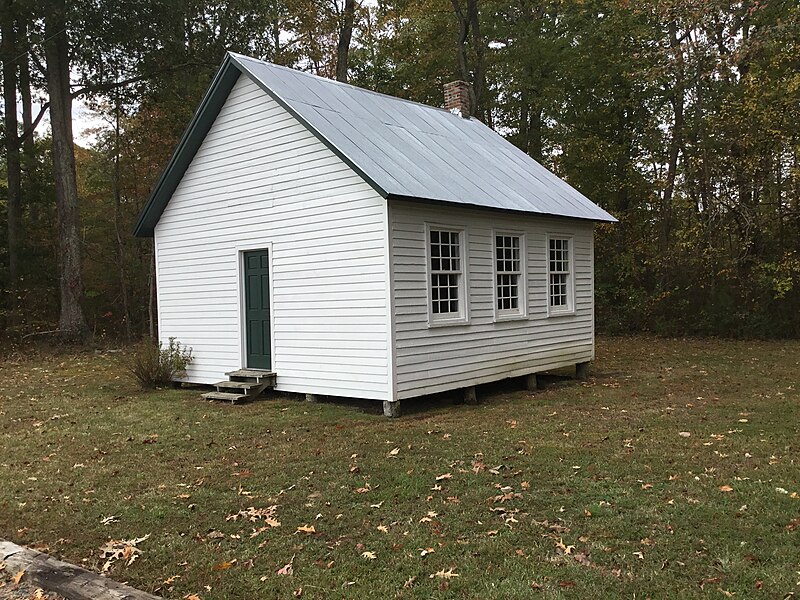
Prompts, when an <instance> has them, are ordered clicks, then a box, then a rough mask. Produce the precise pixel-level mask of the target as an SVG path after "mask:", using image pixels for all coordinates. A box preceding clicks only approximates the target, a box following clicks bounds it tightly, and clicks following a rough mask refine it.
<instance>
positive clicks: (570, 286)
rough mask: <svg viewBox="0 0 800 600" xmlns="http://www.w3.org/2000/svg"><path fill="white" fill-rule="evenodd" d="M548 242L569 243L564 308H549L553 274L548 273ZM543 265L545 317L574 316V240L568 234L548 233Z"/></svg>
mask: <svg viewBox="0 0 800 600" xmlns="http://www.w3.org/2000/svg"><path fill="white" fill-rule="evenodd" d="M550 240H567V241H568V242H569V248H568V253H569V256H568V263H569V272H568V273H567V304H566V306H551V305H550V276H551V275H552V274H553V273H552V272H551V271H550ZM544 248H545V254H544V257H545V264H546V269H545V270H546V272H547V284H546V286H545V294H546V300H547V316H549V317H553V316H561V315H572V314H575V239H574V237H573V235H572V234H570V233H548V234H547V236H546V240H545V247H544Z"/></svg>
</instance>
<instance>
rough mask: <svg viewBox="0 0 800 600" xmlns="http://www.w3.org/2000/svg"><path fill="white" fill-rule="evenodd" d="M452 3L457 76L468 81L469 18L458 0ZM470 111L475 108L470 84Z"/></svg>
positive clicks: (473, 92) (473, 94) (473, 93)
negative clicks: (456, 31) (455, 21)
mask: <svg viewBox="0 0 800 600" xmlns="http://www.w3.org/2000/svg"><path fill="white" fill-rule="evenodd" d="M451 3H452V5H453V12H454V13H455V15H456V20H457V21H458V37H457V38H456V63H457V65H458V73H459V77H461V79H462V81H466V82H467V83H469V82H470V80H471V79H472V78H471V77H470V76H469V67H468V66H467V65H468V59H467V38H468V37H469V19H468V18H467V15H465V14H464V10H463V9H462V8H461V4H459V0H451ZM469 95H470V99H469V100H470V113H472V111H473V110H474V109H475V104H476V102H475V91H474V90H473V89H472V86H470V91H469Z"/></svg>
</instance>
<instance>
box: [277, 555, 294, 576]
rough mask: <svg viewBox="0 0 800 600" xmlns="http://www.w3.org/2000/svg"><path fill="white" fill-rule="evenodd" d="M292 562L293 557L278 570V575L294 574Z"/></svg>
mask: <svg viewBox="0 0 800 600" xmlns="http://www.w3.org/2000/svg"><path fill="white" fill-rule="evenodd" d="M293 562H294V556H293V557H292V560H290V561H289V562H288V563H286V564H285V565H284V566H282V567H281V568H280V569H278V575H291V574H292V573H294V567H293V566H292V563H293Z"/></svg>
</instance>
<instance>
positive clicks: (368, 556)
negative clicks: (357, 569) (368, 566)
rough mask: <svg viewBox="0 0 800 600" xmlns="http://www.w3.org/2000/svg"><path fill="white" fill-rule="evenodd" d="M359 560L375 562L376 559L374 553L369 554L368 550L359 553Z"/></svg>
mask: <svg viewBox="0 0 800 600" xmlns="http://www.w3.org/2000/svg"><path fill="white" fill-rule="evenodd" d="M361 558H364V559H366V560H375V559H376V558H378V557H377V556H376V555H375V553H374V552H370V551H369V550H365V551H364V552H362V553H361Z"/></svg>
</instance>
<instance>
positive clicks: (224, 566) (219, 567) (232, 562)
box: [211, 558, 236, 571]
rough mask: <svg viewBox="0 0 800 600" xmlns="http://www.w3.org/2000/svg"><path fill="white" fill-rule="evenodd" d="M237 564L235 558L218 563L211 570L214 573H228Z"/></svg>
mask: <svg viewBox="0 0 800 600" xmlns="http://www.w3.org/2000/svg"><path fill="white" fill-rule="evenodd" d="M235 564H236V559H235V558H234V559H233V560H226V561H225V562H221V563H218V564H216V565H214V566H213V567H211V569H212V570H213V571H227V570H228V569H230V568H231V567H232V566H233V565H235Z"/></svg>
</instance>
